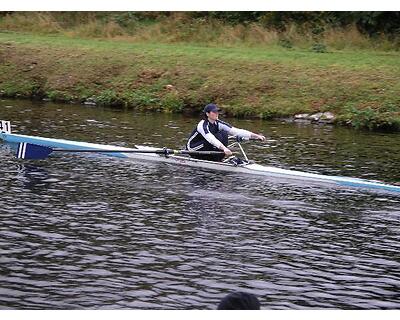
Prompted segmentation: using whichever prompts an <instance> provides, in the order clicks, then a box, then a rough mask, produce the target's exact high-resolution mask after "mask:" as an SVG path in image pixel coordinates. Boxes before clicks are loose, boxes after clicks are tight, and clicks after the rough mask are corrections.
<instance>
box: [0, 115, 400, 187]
mask: <svg viewBox="0 0 400 320" xmlns="http://www.w3.org/2000/svg"><path fill="white" fill-rule="evenodd" d="M0 129H1V131H0V138H1V139H2V140H4V141H6V142H9V143H18V144H19V143H28V144H33V145H38V146H44V147H50V148H61V149H64V150H68V149H70V150H75V151H76V150H87V151H91V150H92V151H93V152H96V150H97V151H99V152H102V153H104V154H106V155H108V156H113V157H119V158H126V159H133V160H135V159H136V160H145V161H157V162H163V163H169V164H174V165H181V166H190V167H195V168H204V169H210V170H218V171H227V172H234V173H244V174H252V175H261V176H267V177H274V178H278V179H280V181H281V180H285V181H286V180H298V181H307V182H311V183H317V184H328V185H337V186H346V187H359V188H368V189H376V190H385V191H391V192H396V193H400V186H395V185H390V184H385V183H383V182H380V181H372V180H365V179H358V178H351V177H343V176H328V175H321V174H316V173H308V172H302V171H296V170H288V169H281V168H277V167H272V166H263V165H259V164H257V163H254V162H252V161H248V159H247V156H246V154H245V153H244V150H243V148H242V147H241V146H240V143H239V142H238V141H237V142H235V143H236V144H238V145H239V147H240V150H241V151H242V153H243V155H244V157H245V161H244V162H243V163H241V164H236V163H230V162H213V161H207V160H199V159H194V158H191V157H189V156H185V155H174V154H172V155H169V154H163V152H160V151H162V150H164V149H163V148H154V147H149V146H140V145H136V146H135V147H134V148H126V147H119V146H113V145H104V144H96V143H88V142H78V141H71V140H65V139H54V138H44V137H37V136H29V135H22V134H14V133H11V126H10V124H9V122H8V124H5V123H4V121H3V124H2V125H1V127H0ZM20 149H21V148H20ZM141 150H142V151H143V153H140V151H141ZM144 152H146V153H144ZM151 152H154V153H151Z"/></svg>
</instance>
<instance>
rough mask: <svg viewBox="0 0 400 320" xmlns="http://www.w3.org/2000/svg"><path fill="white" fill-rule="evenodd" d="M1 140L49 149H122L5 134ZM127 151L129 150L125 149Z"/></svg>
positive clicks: (114, 155) (121, 155) (122, 155)
mask: <svg viewBox="0 0 400 320" xmlns="http://www.w3.org/2000/svg"><path fill="white" fill-rule="evenodd" d="M1 138H2V139H3V140H4V141H6V142H10V143H21V142H26V143H32V144H37V145H40V146H45V147H50V148H60V149H93V150H96V149H97V150H98V149H101V150H104V149H108V148H118V149H123V148H121V147H117V146H104V145H100V144H96V143H87V142H76V141H71V140H64V139H51V138H42V137H33V136H26V135H19V134H6V133H2V134H1ZM126 149H127V150H129V148H126ZM103 154H106V155H108V156H112V157H118V158H127V155H125V154H123V153H103Z"/></svg>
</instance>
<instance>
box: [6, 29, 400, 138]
mask: <svg viewBox="0 0 400 320" xmlns="http://www.w3.org/2000/svg"><path fill="white" fill-rule="evenodd" d="M26 37H27V39H28V40H30V41H27V43H24V41H22V40H21V38H20V40H17V41H12V40H10V39H11V38H10V37H8V40H6V41H4V39H1V38H0V59H1V60H0V61H1V62H2V64H1V65H0V71H1V72H2V75H0V96H1V97H3V98H25V99H35V100H44V101H53V102H62V103H74V104H86V105H93V106H95V105H102V106H104V105H105V106H110V107H115V108H126V109H132V110H140V111H154V112H170V113H184V114H199V113H200V112H201V110H202V108H203V107H204V105H205V104H207V103H209V102H216V103H218V104H219V105H220V106H221V108H222V109H223V110H224V112H225V116H227V117H239V118H247V119H251V118H254V119H255V118H257V119H285V120H289V121H306V122H322V123H333V124H338V125H346V126H350V127H354V128H357V129H359V128H367V129H371V130H377V129H378V130H382V129H384V130H387V131H400V112H399V109H400V108H399V105H398V104H397V102H398V100H396V98H393V97H385V98H386V100H388V103H387V104H386V105H384V106H383V108H382V107H379V108H374V103H369V101H368V99H370V100H375V101H376V99H377V98H376V96H371V97H368V96H364V97H363V99H364V100H362V99H359V95H358V96H354V97H355V98H357V100H354V101H352V97H351V96H350V97H349V95H348V93H345V94H344V95H343V97H340V96H339V95H340V90H341V89H342V88H337V89H335V90H334V92H333V93H331V95H332V94H334V95H335V97H333V98H332V97H324V96H322V95H321V96H319V97H318V96H314V93H315V90H314V87H315V84H314V83H313V82H312V81H311V82H310V81H309V79H307V78H306V76H307V75H308V73H307V69H310V66H309V65H307V64H304V65H303V66H301V65H300V66H299V65H298V64H297V65H294V64H293V63H292V62H289V63H288V65H287V66H286V65H282V64H277V63H275V62H271V61H267V60H265V61H262V62H260V61H259V60H255V61H245V62H243V61H239V60H237V61H236V62H237V63H236V62H235V61H233V62H232V61H228V59H226V60H224V59H223V57H222V58H221V57H218V58H215V57H212V56H211V57H206V58H202V57H196V56H194V55H193V53H191V54H187V55H185V52H182V50H180V51H177V52H174V50H175V48H174V47H169V48H168V49H167V50H169V51H168V52H167V53H166V52H165V51H164V52H162V53H161V55H160V57H157V53H154V52H152V53H151V54H150V55H149V56H147V57H145V56H144V55H143V54H141V52H139V50H140V49H141V48H140V47H139V49H136V50H132V52H129V53H128V52H126V50H122V49H121V50H120V51H118V43H117V42H111V41H110V43H111V45H113V44H114V45H115V48H114V49H115V51H112V52H110V49H104V48H97V49H96V50H92V51H91V48H89V49H88V48H85V47H84V45H76V44H75V45H73V46H72V48H69V47H68V46H67V45H68V42H65V43H63V44H61V45H60V43H55V44H54V45H53V44H51V43H49V41H50V40H51V37H36V38H35V39H34V41H32V38H29V37H30V36H29V35H27V36H26ZM22 39H23V36H22ZM43 39H45V40H46V41H43ZM87 41H88V42H89V40H87ZM83 43H85V40H83ZM153 46H154V44H153ZM163 50H165V46H164V47H163ZM201 50H203V52H204V50H205V51H206V50H207V48H201ZM209 50H213V48H210V49H209ZM249 50H250V49H249ZM111 53H112V54H111ZM110 54H111V55H110ZM194 57H195V59H193V58H194ZM138 58H143V59H142V60H141V62H142V63H141V64H134V65H133V64H132V61H135V60H136V59H138ZM157 58H159V60H158V61H156V60H155V59H157ZM171 58H172V59H174V60H175V65H173V64H169V63H170V61H168V63H167V60H168V59H171ZM191 62H192V64H191ZM204 64H205V66H204ZM235 65H238V68H235ZM257 68H260V71H261V76H259V75H257ZM263 68H265V69H266V70H265V71H264V70H261V69H263ZM271 68H275V70H274V74H272V75H271V72H269V71H270V70H272V69H271ZM215 69H218V72H219V73H216V72H215ZM299 69H300V71H299ZM311 69H312V68H311ZM314 69H315V70H313V72H314V73H320V72H321V70H320V69H321V68H315V67H314ZM291 70H295V72H297V74H293V77H292V79H288V76H287V72H289V73H290V71H291ZM338 70H339V72H340V69H337V68H336V70H335V72H338ZM196 71H197V73H196ZM245 71H248V72H249V73H251V74H249V75H248V76H247V74H245V73H244V72H245ZM243 73H244V74H243ZM346 73H347V74H348V70H344V69H343V74H342V75H341V76H346ZM197 74H198V75H197ZM237 74H240V75H241V76H240V77H238V78H239V79H236V78H233V75H237ZM263 74H265V76H268V75H269V79H268V80H269V81H264V82H263V78H262V76H263ZM359 74H360V75H362V73H360V72H359ZM311 75H312V76H315V74H311ZM320 75H321V74H320ZM252 76H253V77H256V79H255V81H253V79H252ZM322 76H324V77H326V78H327V79H323V80H324V83H325V82H326V81H329V80H331V79H330V75H329V74H328V73H327V74H322ZM202 77H203V78H202ZM296 77H297V78H299V79H296ZM204 78H205V80H204ZM293 79H294V80H293ZM282 83H283V85H282ZM324 83H322V85H321V86H322V87H324V86H325V85H326V84H324ZM301 85H303V87H302V88H300V89H298V87H299V86H301ZM368 85H369V83H367V82H366V83H365V88H363V90H364V91H367V90H369V88H368ZM382 85H383V86H384V85H385V83H384V82H382ZM386 85H387V84H386ZM282 86H283V87H282ZM358 86H361V87H362V86H363V83H361V84H358ZM377 87H379V84H378V85H377ZM307 88H309V89H310V90H311V92H309V93H307ZM285 89H286V92H288V93H290V94H288V95H285V92H284V90H285ZM323 89H324V88H322V91H324V90H323ZM381 90H382V92H385V88H383V89H381ZM322 91H321V92H322ZM319 92H320V91H318V92H317V93H319ZM337 96H339V97H337ZM285 98H287V99H285ZM340 103H342V104H346V106H345V107H343V106H341V105H340ZM360 105H363V106H364V108H359V106H360ZM375 105H376V104H375ZM365 106H366V107H365ZM370 106H372V107H370ZM327 113H329V117H328V119H326V118H325V117H324V115H326V114H327Z"/></svg>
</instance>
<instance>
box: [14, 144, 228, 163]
mask: <svg viewBox="0 0 400 320" xmlns="http://www.w3.org/2000/svg"><path fill="white" fill-rule="evenodd" d="M52 152H87V153H153V154H160V155H164V156H168V155H177V154H189V155H223V154H224V152H222V151H189V150H173V149H168V148H163V149H155V150H154V149H153V150H150V149H111V150H107V149H61V148H50V147H45V146H40V145H36V144H31V143H24V142H23V143H20V144H19V146H18V150H17V158H20V159H45V158H46V157H48V156H49V155H50V154H51V153H52Z"/></svg>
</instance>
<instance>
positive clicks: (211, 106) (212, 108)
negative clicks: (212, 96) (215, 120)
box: [203, 103, 221, 113]
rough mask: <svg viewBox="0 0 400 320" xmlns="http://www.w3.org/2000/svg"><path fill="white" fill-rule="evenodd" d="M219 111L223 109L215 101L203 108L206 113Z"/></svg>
mask: <svg viewBox="0 0 400 320" xmlns="http://www.w3.org/2000/svg"><path fill="white" fill-rule="evenodd" d="M218 111H221V109H220V108H218V106H217V105H216V104H214V103H209V104H208V105H206V106H205V107H204V110H203V112H204V113H207V112H218Z"/></svg>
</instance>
